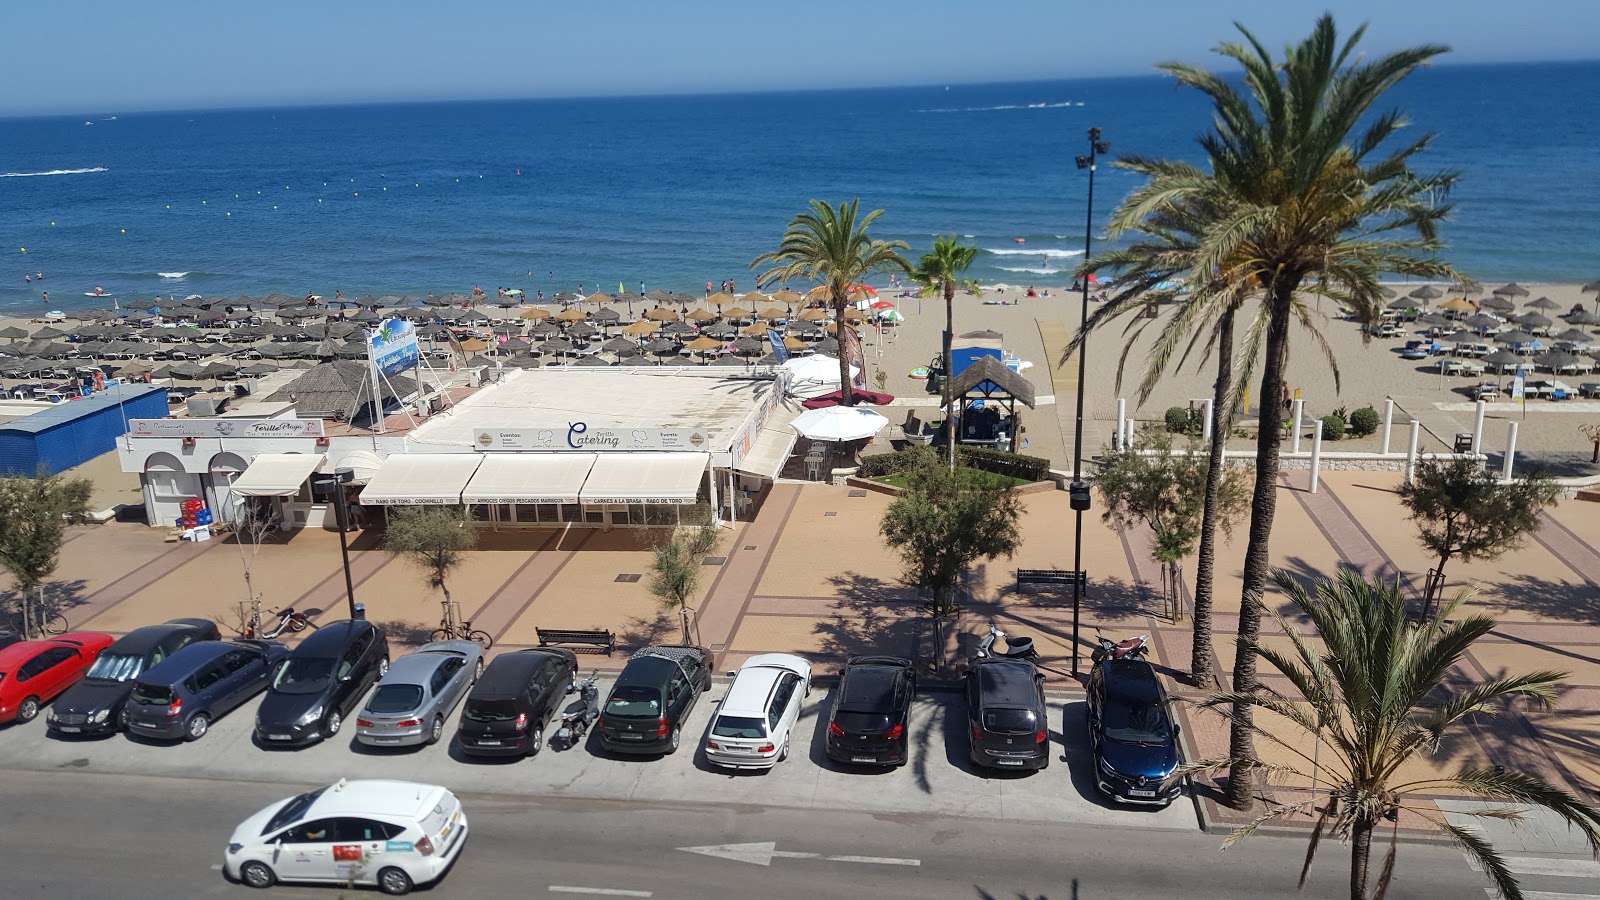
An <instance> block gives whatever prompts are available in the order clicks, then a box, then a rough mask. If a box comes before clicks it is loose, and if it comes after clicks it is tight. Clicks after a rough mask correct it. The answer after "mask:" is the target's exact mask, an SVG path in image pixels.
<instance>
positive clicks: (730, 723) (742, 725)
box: [711, 716, 767, 738]
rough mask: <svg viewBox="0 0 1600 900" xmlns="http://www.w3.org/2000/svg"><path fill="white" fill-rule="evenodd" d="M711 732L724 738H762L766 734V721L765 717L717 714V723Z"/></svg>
mask: <svg viewBox="0 0 1600 900" xmlns="http://www.w3.org/2000/svg"><path fill="white" fill-rule="evenodd" d="M711 733H712V734H714V735H716V736H717V737H725V738H764V737H766V736H767V723H766V720H765V719H749V718H745V717H744V716H717V725H716V727H715V728H713V729H711Z"/></svg>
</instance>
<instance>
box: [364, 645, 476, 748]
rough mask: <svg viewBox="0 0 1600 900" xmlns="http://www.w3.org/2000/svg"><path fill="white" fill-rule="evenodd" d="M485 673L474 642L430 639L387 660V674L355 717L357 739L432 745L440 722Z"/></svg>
mask: <svg viewBox="0 0 1600 900" xmlns="http://www.w3.org/2000/svg"><path fill="white" fill-rule="evenodd" d="M482 674H483V647H482V645H480V644H479V643H478V642H476V641H434V642H433V643H431V644H423V645H422V647H421V648H420V649H418V650H417V652H415V653H412V654H409V655H407V656H402V657H400V658H399V659H397V660H395V661H394V662H392V663H390V664H389V672H388V674H386V675H384V676H383V680H382V681H379V682H378V687H377V690H375V691H373V692H372V696H371V697H369V698H368V699H367V705H366V706H365V707H363V708H362V710H361V714H360V715H359V716H357V717H356V740H358V741H360V742H361V743H363V744H366V745H368V746H371V747H409V746H415V745H418V744H432V743H435V742H437V741H438V740H439V737H440V736H441V735H442V734H444V722H445V719H447V718H449V716H450V713H451V712H452V711H453V710H454V709H455V708H456V704H457V703H460V702H461V698H463V697H465V696H466V695H467V691H468V689H470V688H471V687H472V685H473V684H474V683H475V682H476V681H477V680H478V676H479V675H482Z"/></svg>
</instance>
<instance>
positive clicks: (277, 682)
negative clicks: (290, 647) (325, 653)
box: [272, 656, 334, 694]
mask: <svg viewBox="0 0 1600 900" xmlns="http://www.w3.org/2000/svg"><path fill="white" fill-rule="evenodd" d="M333 663H334V661H333V660H331V659H325V658H323V657H319V656H311V657H306V656H300V657H291V658H290V659H289V661H288V662H287V663H285V664H284V666H283V668H281V669H279V670H278V677H277V678H274V679H272V689H273V690H275V691H277V692H278V693H280V694H315V693H317V692H318V691H321V690H325V689H326V688H327V687H328V684H329V683H330V682H332V681H333Z"/></svg>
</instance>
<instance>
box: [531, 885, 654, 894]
mask: <svg viewBox="0 0 1600 900" xmlns="http://www.w3.org/2000/svg"><path fill="white" fill-rule="evenodd" d="M550 893H552V894H601V895H603V896H606V897H654V896H655V895H654V894H652V893H651V892H649V891H625V890H622V889H621V888H592V887H574V886H572V885H570V884H552V885H550Z"/></svg>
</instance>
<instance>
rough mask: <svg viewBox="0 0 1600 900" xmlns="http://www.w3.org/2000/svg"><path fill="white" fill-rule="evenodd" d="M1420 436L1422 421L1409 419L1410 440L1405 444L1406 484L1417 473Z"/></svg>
mask: <svg viewBox="0 0 1600 900" xmlns="http://www.w3.org/2000/svg"><path fill="white" fill-rule="evenodd" d="M1421 437H1422V423H1421V422H1419V421H1417V420H1416V419H1412V420H1411V440H1410V441H1409V442H1407V444H1406V484H1410V483H1411V479H1412V477H1413V476H1414V475H1416V474H1417V441H1418V440H1419V439H1420V438H1421Z"/></svg>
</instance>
